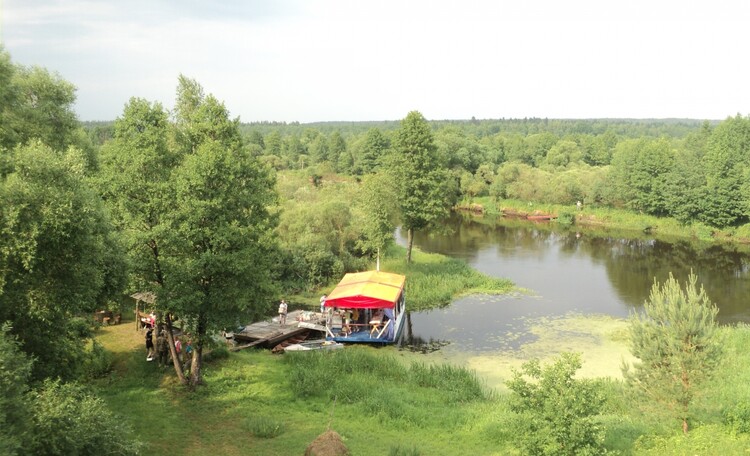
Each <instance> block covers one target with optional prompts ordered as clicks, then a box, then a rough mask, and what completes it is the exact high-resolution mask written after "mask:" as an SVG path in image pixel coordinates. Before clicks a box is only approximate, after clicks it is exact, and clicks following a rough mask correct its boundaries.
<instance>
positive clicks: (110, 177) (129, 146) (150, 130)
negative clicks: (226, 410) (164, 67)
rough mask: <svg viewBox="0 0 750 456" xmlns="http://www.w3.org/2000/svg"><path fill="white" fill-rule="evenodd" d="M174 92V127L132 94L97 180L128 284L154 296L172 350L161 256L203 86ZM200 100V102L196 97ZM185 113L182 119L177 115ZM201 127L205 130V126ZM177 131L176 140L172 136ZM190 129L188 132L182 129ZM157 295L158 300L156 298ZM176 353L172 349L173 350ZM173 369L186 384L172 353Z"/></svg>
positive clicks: (163, 114) (187, 83)
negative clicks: (176, 173) (177, 173)
mask: <svg viewBox="0 0 750 456" xmlns="http://www.w3.org/2000/svg"><path fill="white" fill-rule="evenodd" d="M181 81H182V84H183V85H182V86H181V89H180V91H178V92H179V93H180V94H181V95H180V96H182V97H183V99H179V97H178V102H177V105H178V107H181V108H180V109H182V111H181V110H180V109H178V110H177V117H178V118H180V120H178V125H180V126H181V127H177V128H173V127H172V126H171V125H170V123H169V117H168V115H167V113H166V111H165V110H164V109H163V108H162V106H161V105H160V104H159V103H153V104H152V103H150V102H148V101H146V100H143V99H139V98H132V99H131V100H130V102H129V103H128V104H127V105H126V106H125V109H124V111H123V115H122V117H120V118H118V119H117V120H116V121H115V129H114V139H113V140H112V141H111V142H109V143H107V144H106V145H105V146H104V147H103V148H102V152H101V162H102V167H101V172H100V175H99V181H100V183H101V185H100V186H99V187H100V188H101V191H102V193H103V197H104V199H105V201H107V202H108V203H109V206H110V208H111V211H112V213H113V214H114V216H115V219H116V221H117V224H118V227H119V228H120V232H121V234H122V239H123V242H124V244H125V246H126V249H127V254H128V258H129V260H130V261H129V263H130V266H131V275H132V283H131V286H132V287H134V288H135V289H136V290H138V291H150V292H152V293H154V294H155V295H156V296H157V302H156V306H157V308H156V309H155V310H156V311H157V312H158V313H159V314H160V315H163V316H164V317H165V319H166V320H167V321H166V323H167V327H168V333H169V334H168V338H169V340H170V349H171V350H173V349H174V344H173V342H174V341H173V338H172V331H171V317H170V315H169V313H167V312H164V309H166V305H165V303H164V302H163V301H164V299H165V297H166V296H165V293H164V292H163V291H164V286H165V283H166V280H167V279H166V275H165V271H164V264H163V255H164V250H165V249H166V248H167V246H168V236H169V234H170V232H169V227H168V225H167V224H166V223H165V222H164V216H165V214H167V213H169V212H170V211H172V210H173V209H174V206H175V199H174V191H173V185H172V181H171V175H172V172H173V170H174V169H175V168H176V167H177V166H178V165H179V164H180V162H181V160H182V157H183V156H184V155H185V154H186V153H190V151H192V149H193V147H194V145H193V141H199V140H200V136H199V135H198V134H197V133H196V130H193V131H192V132H191V130H190V127H188V126H187V125H189V122H191V121H192V120H191V119H194V118H195V117H196V115H197V114H196V113H197V111H198V106H194V105H193V101H191V100H194V99H195V98H196V95H195V93H198V94H200V99H201V100H202V98H203V95H202V89H201V88H200V87H199V86H198V87H195V86H194V85H193V84H192V83H191V81H190V80H186V79H185V80H182V79H181ZM198 102H200V101H198ZM181 116H184V117H181ZM204 130H205V128H204ZM175 132H176V140H175V141H172V140H171V138H172V134H173V133H175ZM185 132H188V133H185ZM159 297H161V298H159ZM173 355H174V353H173ZM172 359H173V361H174V367H175V371H176V373H177V375H178V377H179V378H180V380H181V381H182V382H186V380H185V378H184V376H183V373H182V366H180V364H179V362H178V361H177V357H176V356H173V357H172Z"/></svg>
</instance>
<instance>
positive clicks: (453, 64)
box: [3, 0, 750, 121]
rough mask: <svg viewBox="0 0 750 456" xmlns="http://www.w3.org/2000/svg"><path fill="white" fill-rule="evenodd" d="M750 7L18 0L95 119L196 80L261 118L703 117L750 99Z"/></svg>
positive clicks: (578, 0) (33, 37) (14, 44)
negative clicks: (748, 36)
mask: <svg viewBox="0 0 750 456" xmlns="http://www.w3.org/2000/svg"><path fill="white" fill-rule="evenodd" d="M748 13H750V4H747V5H746V4H744V2H727V1H719V2H714V3H712V4H710V5H708V4H705V3H704V2H677V1H659V2H646V1H644V0H637V1H630V2H601V1H593V0H592V1H586V0H574V1H570V2H559V1H552V0H534V1H530V2H517V1H467V2H460V3H457V2H455V1H408V2H402V1H395V0H386V1H381V2H376V3H370V4H363V3H362V2H351V1H343V0H317V1H278V2H262V1H255V2H252V1H251V2H242V1H239V0H237V1H225V2H222V3H220V4H217V5H214V2H208V1H197V0H193V1H186V2H154V1H149V0H137V1H133V2H94V1H82V0H69V1H57V2H49V1H41V0H27V1H22V0H5V11H4V14H3V21H4V22H5V27H3V36H4V38H5V40H6V47H7V49H8V50H9V51H10V53H11V56H12V57H13V59H14V61H16V62H19V63H23V64H38V65H41V66H45V67H47V68H49V69H51V70H56V71H59V72H60V73H61V74H62V75H63V77H65V78H66V79H68V80H70V81H71V82H73V83H74V84H75V85H76V86H77V87H78V88H79V91H78V100H79V101H78V105H77V106H78V110H79V114H80V117H81V118H82V119H111V118H114V117H116V116H117V115H119V114H120V113H121V111H122V106H123V104H124V103H125V102H126V101H127V99H128V98H130V97H131V96H140V97H144V98H147V99H151V100H157V101H161V102H162V103H163V104H164V105H165V106H167V107H171V105H172V102H173V98H174V90H175V86H176V82H177V76H178V75H179V74H180V73H183V74H185V75H187V76H190V77H193V78H196V79H197V80H198V81H199V82H200V83H201V84H202V85H203V86H204V88H205V89H206V91H207V92H210V93H214V94H215V95H216V96H217V97H218V98H220V99H222V100H224V101H225V103H226V104H227V106H228V107H229V109H230V110H231V111H232V113H234V114H235V115H240V116H241V117H242V119H243V120H245V121H252V120H287V121H291V120H300V121H316V120H369V119H375V120H377V119H398V118H402V117H403V116H404V115H405V114H406V113H407V112H408V111H410V110H412V109H419V110H420V111H422V112H423V113H424V114H425V116H427V117H428V118H468V117H471V116H476V117H477V118H490V117H493V118H497V117H526V116H537V117H696V118H723V117H726V116H727V115H733V114H736V113H737V112H747V110H748V108H747V106H748V102H750V99H748V98H749V96H748V95H745V94H746V92H747V91H746V90H745V81H747V80H748V77H749V76H750V63H747V62H746V61H745V59H744V58H743V56H744V53H745V50H744V40H745V37H744V36H743V35H744V30H745V29H746V28H747V25H748V24H747V22H748V20H749V18H750V14H748Z"/></svg>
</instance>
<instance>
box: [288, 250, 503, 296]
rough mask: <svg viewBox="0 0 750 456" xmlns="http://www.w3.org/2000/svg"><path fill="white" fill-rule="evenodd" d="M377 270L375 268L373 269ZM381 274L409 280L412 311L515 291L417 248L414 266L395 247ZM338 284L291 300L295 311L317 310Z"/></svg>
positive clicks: (463, 265) (387, 254)
mask: <svg viewBox="0 0 750 456" xmlns="http://www.w3.org/2000/svg"><path fill="white" fill-rule="evenodd" d="M371 269H375V264H374V263H373V264H372V265H371ZM380 269H381V270H382V271H388V272H395V273H397V274H403V275H405V276H406V302H407V308H408V309H409V310H414V311H419V310H429V309H435V308H440V307H445V306H447V305H448V304H450V303H451V301H453V300H454V299H455V298H457V297H461V296H465V295H469V294H507V293H510V292H512V291H514V290H515V287H514V285H513V282H511V281H510V280H507V279H497V278H494V277H490V276H487V275H485V274H482V273H480V272H478V271H476V270H474V269H472V268H470V267H469V266H468V265H467V264H466V263H465V262H463V261H461V260H457V259H453V258H448V257H446V256H443V255H439V254H432V253H425V252H422V251H421V250H419V248H417V247H415V248H414V249H413V250H412V262H411V263H410V264H407V263H406V249H405V248H403V247H401V246H398V245H392V246H391V247H390V248H389V249H388V250H387V252H385V254H384V255H383V258H382V259H381V265H380ZM337 283H338V280H337V281H336V282H335V283H331V284H329V285H327V286H326V287H323V288H322V289H319V290H317V291H315V292H306V293H303V294H296V295H293V296H291V297H290V298H289V301H290V302H293V303H294V307H295V308H298V307H304V308H309V309H310V310H316V309H318V308H319V306H320V295H322V294H323V293H329V292H330V291H331V290H333V288H335V286H336V284H337Z"/></svg>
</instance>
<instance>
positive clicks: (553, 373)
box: [506, 353, 605, 456]
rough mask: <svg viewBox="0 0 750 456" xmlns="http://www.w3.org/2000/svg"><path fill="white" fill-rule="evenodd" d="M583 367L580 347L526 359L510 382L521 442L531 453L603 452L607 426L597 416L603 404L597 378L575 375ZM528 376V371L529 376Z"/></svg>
mask: <svg viewBox="0 0 750 456" xmlns="http://www.w3.org/2000/svg"><path fill="white" fill-rule="evenodd" d="M580 367H581V358H580V355H578V354H577V353H563V354H562V355H560V357H559V358H558V359H557V360H556V361H554V362H553V363H551V364H549V365H546V366H541V364H540V362H539V360H532V361H529V362H527V363H524V364H523V365H522V367H521V370H520V371H517V370H515V369H514V370H513V378H512V379H511V380H509V381H508V382H506V384H507V385H508V388H510V390H511V392H512V395H511V398H510V408H511V410H512V411H513V412H515V413H516V414H517V416H516V419H515V421H514V423H513V427H514V429H515V431H516V439H517V443H518V445H519V446H520V447H521V450H522V452H523V453H524V454H529V455H571V456H572V455H599V454H603V453H604V452H605V450H604V448H603V442H604V432H603V430H602V429H601V428H600V425H599V424H598V423H597V422H596V421H595V417H596V416H597V415H599V414H600V413H601V410H602V407H603V405H604V395H603V394H602V392H601V391H600V387H599V385H598V384H597V383H595V382H593V381H590V380H578V379H575V378H573V376H574V375H575V372H576V371H577V370H578V369H580ZM525 377H528V378H529V380H527V379H526V378H525Z"/></svg>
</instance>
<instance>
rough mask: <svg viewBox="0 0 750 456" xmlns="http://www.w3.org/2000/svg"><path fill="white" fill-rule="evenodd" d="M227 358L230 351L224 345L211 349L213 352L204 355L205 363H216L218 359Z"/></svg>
mask: <svg viewBox="0 0 750 456" xmlns="http://www.w3.org/2000/svg"><path fill="white" fill-rule="evenodd" d="M226 358H229V349H228V348H227V347H226V346H224V345H219V346H217V347H215V348H213V349H211V351H209V352H206V353H204V354H203V361H206V362H209V361H215V360H217V359H226Z"/></svg>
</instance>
